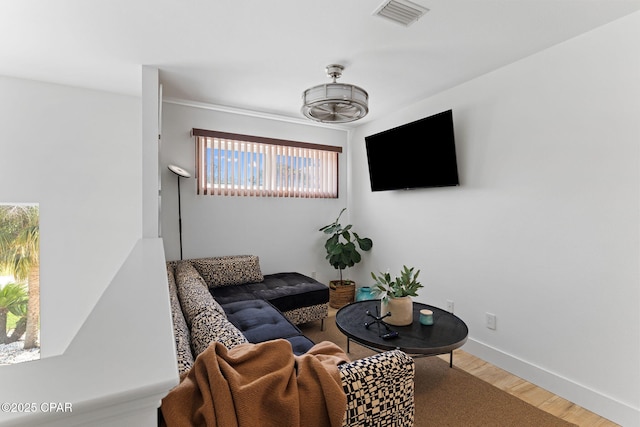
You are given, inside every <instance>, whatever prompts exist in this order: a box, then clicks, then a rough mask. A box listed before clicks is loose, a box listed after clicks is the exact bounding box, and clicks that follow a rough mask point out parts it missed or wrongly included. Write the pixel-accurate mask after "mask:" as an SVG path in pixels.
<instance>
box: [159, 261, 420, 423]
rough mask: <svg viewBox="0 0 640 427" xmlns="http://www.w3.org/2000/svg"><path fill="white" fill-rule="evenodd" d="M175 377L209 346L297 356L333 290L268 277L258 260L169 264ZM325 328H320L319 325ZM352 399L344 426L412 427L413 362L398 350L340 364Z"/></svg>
mask: <svg viewBox="0 0 640 427" xmlns="http://www.w3.org/2000/svg"><path fill="white" fill-rule="evenodd" d="M167 279H168V284H169V295H170V299H171V301H170V302H171V311H172V319H173V326H174V335H175V344H176V356H177V362H178V373H179V374H180V377H181V378H184V376H185V375H186V374H187V373H188V371H189V369H190V368H191V367H192V366H193V363H194V360H195V358H196V357H197V356H198V354H200V353H201V352H203V351H204V350H205V349H206V348H207V347H208V346H209V345H210V344H211V343H213V342H220V343H222V344H223V345H224V346H225V347H227V348H229V349H230V348H233V347H234V346H236V345H238V344H241V343H256V344H257V343H260V342H264V341H268V340H274V339H280V338H283V339H286V340H287V341H289V343H290V344H291V351H293V353H295V354H297V355H300V354H303V353H305V352H307V351H308V350H309V349H310V348H311V347H312V346H313V345H314V342H313V341H311V340H310V339H309V338H307V337H306V336H305V335H304V334H303V333H302V332H301V331H300V329H299V328H298V327H297V326H296V325H299V324H301V323H307V322H318V321H319V323H320V324H321V325H322V322H324V319H325V318H327V313H328V303H329V290H328V287H327V286H326V285H324V284H322V283H320V282H317V281H316V280H314V279H312V278H310V277H307V276H305V275H302V274H300V273H295V272H294V273H276V274H266V275H263V274H262V271H261V269H260V265H259V259H258V257H257V256H253V255H242V256H225V257H210V258H199V259H189V260H182V261H172V262H168V263H167ZM320 327H322V326H320ZM339 371H340V377H341V380H342V386H343V390H344V392H345V394H346V396H347V408H346V410H345V415H344V422H343V425H344V426H356V427H358V426H362V427H364V426H381V427H384V426H411V425H413V417H414V402H413V391H414V363H413V360H412V359H411V358H410V357H409V356H407V355H406V354H405V353H403V352H401V351H398V350H394V351H388V352H384V353H380V354H377V355H374V356H371V357H367V358H364V359H360V360H354V361H352V362H350V363H344V364H341V365H339Z"/></svg>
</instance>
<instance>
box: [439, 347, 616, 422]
mask: <svg viewBox="0 0 640 427" xmlns="http://www.w3.org/2000/svg"><path fill="white" fill-rule="evenodd" d="M438 357H441V358H442V359H444V360H446V361H447V362H448V361H449V355H448V354H445V355H442V356H438ZM453 361H454V364H455V366H457V367H458V368H460V369H462V370H464V371H466V372H468V373H470V374H472V375H474V376H476V377H478V378H480V379H482V380H484V381H486V382H488V383H489V384H492V385H494V386H496V387H498V388H500V389H501V390H504V391H506V392H507V393H509V394H511V395H513V396H516V397H518V398H519V399H522V400H524V401H525V402H527V403H529V404H530V405H533V406H535V407H537V408H539V409H542V410H543V411H546V412H548V413H550V414H553V415H555V416H556V417H558V418H562V419H563V420H566V421H569V422H571V423H574V424H577V425H578V426H580V427H615V426H618V424H616V423H613V422H611V421H609V420H607V419H605V418H602V417H600V416H599V415H597V414H594V413H593V412H591V411H588V410H586V409H584V408H582V407H580V406H578V405H576V404H574V403H572V402H569V401H568V400H566V399H563V398H561V397H559V396H556V395H555V394H553V393H551V392H549V391H547V390H544V389H542V388H540V387H538V386H536V385H535V384H532V383H530V382H528V381H525V380H523V379H522V378H519V377H517V376H515V375H512V374H510V373H509V372H507V371H505V370H503V369H500V368H497V367H495V366H493V365H492V364H490V363H488V362H485V361H484V360H482V359H479V358H477V357H475V356H473V355H471V354H469V353H467V352H465V351H463V350H455V352H454V355H453Z"/></svg>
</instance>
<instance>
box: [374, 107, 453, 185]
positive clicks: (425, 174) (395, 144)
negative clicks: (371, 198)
mask: <svg viewBox="0 0 640 427" xmlns="http://www.w3.org/2000/svg"><path fill="white" fill-rule="evenodd" d="M365 143H366V148H367V161H368V163H369V178H370V180H371V190H372V191H385V190H400V189H410V188H424V187H448V186H456V185H459V184H460V182H459V180H458V163H457V160H456V147H455V138H454V134H453V112H452V110H447V111H443V112H442V113H438V114H435V115H433V116H429V117H425V118H423V119H420V120H416V121H415V122H411V123H407V124H405V125H402V126H398V127H396V128H393V129H389V130H386V131H384V132H380V133H376V134H375V135H370V136H367V137H365Z"/></svg>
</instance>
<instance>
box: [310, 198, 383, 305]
mask: <svg viewBox="0 0 640 427" xmlns="http://www.w3.org/2000/svg"><path fill="white" fill-rule="evenodd" d="M346 209H347V208H343V209H342V210H341V211H340V214H339V215H338V217H337V218H336V220H335V221H334V222H332V223H331V224H329V225H325V226H324V227H322V228H321V229H320V230H319V231H322V232H323V233H325V234H328V235H329V236H330V237H329V238H328V239H327V241H326V242H325V244H324V247H325V249H326V250H327V256H326V259H328V260H329V264H331V265H332V266H333V268H335V269H337V270H338V271H339V272H340V280H332V281H331V282H330V283H329V288H330V296H329V305H330V306H331V307H334V308H340V307H342V306H344V305H346V304H348V303H350V302H352V301H353V296H354V295H355V282H353V281H352V280H344V279H343V278H342V270H344V269H345V268H348V267H353V266H354V265H356V264H357V263H359V262H360V261H361V260H362V256H361V255H360V252H358V248H360V250H362V251H369V250H371V247H372V246H373V241H372V240H371V239H370V238H368V237H360V236H358V234H357V233H356V232H354V231H353V230H352V229H351V228H352V225H351V224H349V225H346V226H344V227H343V226H342V225H341V224H340V222H339V221H340V217H341V216H342V213H343V212H344V211H345V210H346Z"/></svg>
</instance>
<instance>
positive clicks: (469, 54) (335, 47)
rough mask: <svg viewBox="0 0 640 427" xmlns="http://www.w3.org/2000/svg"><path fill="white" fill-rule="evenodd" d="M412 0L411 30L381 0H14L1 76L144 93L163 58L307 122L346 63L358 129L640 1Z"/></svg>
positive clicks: (254, 104)
mask: <svg viewBox="0 0 640 427" xmlns="http://www.w3.org/2000/svg"><path fill="white" fill-rule="evenodd" d="M413 1H414V2H415V3H418V4H419V5H422V6H424V7H426V8H428V9H429V12H428V13H427V14H426V15H424V16H423V17H422V18H421V19H420V20H418V21H417V22H416V23H414V24H413V25H411V26H409V27H404V26H402V25H399V24H397V23H394V22H391V21H387V20H385V19H383V18H380V17H377V16H373V15H372V13H373V11H374V10H375V9H376V8H377V7H378V6H379V5H380V4H381V3H382V0H324V1H312V0H275V1H265V0H208V1H203V0H101V1H86V0H57V1H51V0H16V1H10V0H5V1H3V3H2V9H1V11H2V13H1V15H0V75H4V76H11V77H20V78H26V79H34V80H42V81H47V82H53V83H60V84H65V85H73V86H79V87H87V88H95V89H99V90H106V91H112V92H118V93H125V94H134V95H139V94H140V92H141V72H140V65H152V66H157V67H158V68H159V69H160V78H161V82H162V84H163V93H164V96H165V97H167V98H174V99H182V100H189V101H195V102H198V103H207V104H215V105H219V106H226V107H233V108H237V109H246V110H252V111H258V112H266V113H272V114H277V115H283V116H290V117H294V118H302V115H301V113H300V106H301V105H300V103H301V94H302V92H303V91H304V90H305V89H307V88H308V87H310V86H314V85H317V84H321V83H328V82H329V81H330V79H329V78H328V77H327V76H326V74H325V71H324V69H325V67H326V66H327V65H329V64H332V63H339V64H342V65H344V66H345V71H344V73H343V76H342V78H341V79H340V80H339V82H342V83H353V84H355V85H358V86H360V87H362V88H364V89H365V90H367V92H368V93H369V97H370V103H369V108H370V113H369V115H368V116H367V117H366V118H364V119H363V120H361V121H359V122H354V123H353V125H358V124H360V123H364V122H366V121H369V120H372V119H375V118H376V117H381V116H382V115H384V114H385V113H388V112H390V111H394V110H397V109H399V108H402V107H403V106H404V105H407V104H409V103H412V102H414V101H417V100H420V99H423V98H425V97H427V96H430V95H432V94H435V93H437V92H439V91H442V90H444V89H447V88H450V87H452V86H455V85H458V84H460V83H462V82H465V81H467V80H470V79H473V78H474V77H476V76H479V75H482V74H484V73H487V72H489V71H491V70H494V69H496V68H499V67H502V66H504V65H507V64H509V63H512V62H514V61H517V60H519V59H521V58H524V57H526V56H528V55H531V54H533V53H535V52H538V51H540V50H543V49H545V48H548V47H550V46H552V45H555V44H557V43H561V42H563V41H565V40H567V39H570V38H572V37H574V36H576V35H579V34H581V33H584V32H587V31H589V30H591V29H593V28H596V27H598V26H601V25H604V24H606V23H608V22H610V21H613V20H615V19H618V18H620V17H622V16H625V15H628V14H630V13H633V12H634V11H638V10H640V0H413ZM612 48H615V47H614V46H612Z"/></svg>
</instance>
